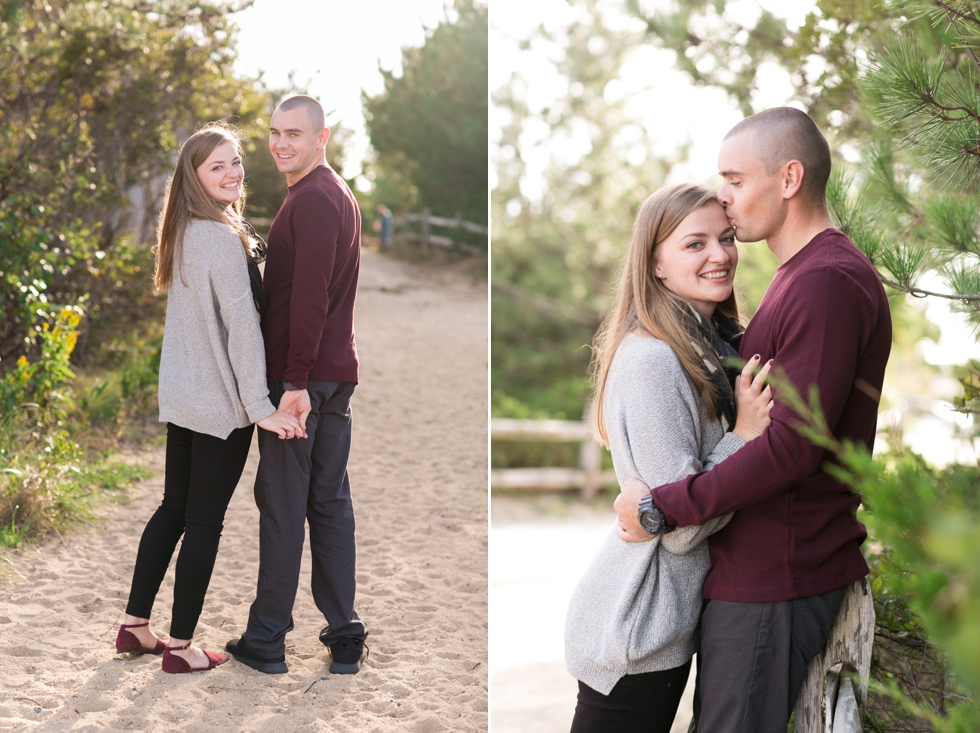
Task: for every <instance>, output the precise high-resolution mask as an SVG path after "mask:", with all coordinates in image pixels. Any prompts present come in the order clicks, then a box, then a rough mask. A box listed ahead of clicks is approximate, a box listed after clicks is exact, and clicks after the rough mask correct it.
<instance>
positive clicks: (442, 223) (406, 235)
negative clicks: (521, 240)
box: [393, 209, 489, 255]
mask: <svg viewBox="0 0 980 733" xmlns="http://www.w3.org/2000/svg"><path fill="white" fill-rule="evenodd" d="M415 223H418V225H419V227H418V231H413V227H412V226H411V225H412V224H415ZM432 227H442V228H445V229H456V230H459V229H462V230H464V231H467V232H472V233H474V234H482V235H484V236H487V235H488V234H489V229H487V227H485V226H483V225H482V224H474V223H473V222H470V221H465V220H464V219H463V215H462V214H457V215H456V218H455V219H446V218H443V217H441V216H432V213H431V212H430V211H429V210H428V209H424V210H423V211H422V213H421V214H413V213H411V212H402V213H399V214H395V221H394V231H393V238H394V239H395V241H400V242H418V243H419V244H420V245H422V246H423V247H429V246H436V247H445V248H447V249H455V250H458V251H460V252H467V253H469V254H474V255H483V254H485V253H486V249H485V248H484V249H480V248H479V247H475V246H473V245H472V244H467V243H466V242H459V241H456V240H454V239H453V238H452V237H447V236H445V235H444V234H433V233H432Z"/></svg>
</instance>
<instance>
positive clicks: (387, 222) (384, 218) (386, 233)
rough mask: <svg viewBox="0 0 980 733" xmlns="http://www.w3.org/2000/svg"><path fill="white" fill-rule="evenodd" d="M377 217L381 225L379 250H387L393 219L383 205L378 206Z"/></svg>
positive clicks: (389, 243) (393, 226)
mask: <svg viewBox="0 0 980 733" xmlns="http://www.w3.org/2000/svg"><path fill="white" fill-rule="evenodd" d="M378 217H379V223H380V224H381V230H380V231H381V249H389V248H390V247H391V236H392V234H393V230H394V228H395V218H394V217H393V216H392V214H391V210H390V209H389V208H388V207H387V206H385V205H384V204H379V205H378Z"/></svg>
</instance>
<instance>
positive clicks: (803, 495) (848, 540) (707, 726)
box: [616, 107, 892, 733]
mask: <svg viewBox="0 0 980 733" xmlns="http://www.w3.org/2000/svg"><path fill="white" fill-rule="evenodd" d="M718 162H719V168H720V171H721V175H722V177H723V178H724V184H723V185H722V187H721V190H720V192H719V194H718V201H719V202H720V203H721V205H722V206H724V207H725V212H726V214H727V216H728V219H729V221H730V222H731V223H732V225H733V226H734V227H735V230H736V234H737V237H738V239H739V241H742V242H757V241H759V240H762V239H764V240H766V243H767V244H768V246H769V249H770V250H772V252H773V254H775V255H776V258H777V259H778V260H779V269H778V270H777V271H776V276H775V278H774V279H773V281H772V284H771V285H770V286H769V289H768V290H767V291H766V295H765V297H764V298H763V300H762V303H761V304H760V305H759V309H758V311H757V312H756V314H755V316H754V318H753V319H752V323H751V324H750V325H749V326H748V328H747V329H746V331H745V335H744V337H743V338H742V341H741V345H740V347H739V352H740V354H741V355H742V358H747V357H749V356H751V355H755V354H759V355H760V356H761V358H762V359H763V360H764V361H769V360H770V359H771V360H773V362H774V364H775V367H776V368H778V369H781V370H782V371H783V372H784V373H785V374H786V377H787V378H788V379H789V380H790V382H791V383H792V384H793V386H794V387H795V389H796V390H797V391H798V392H799V393H800V394H801V395H802V396H803V397H804V398H806V397H807V396H808V395H809V394H810V388H811V387H812V386H816V387H817V388H818V390H819V395H820V408H821V410H822V412H823V415H824V417H825V418H826V420H827V425H828V426H829V428H830V430H831V431H832V432H833V434H834V436H835V437H836V438H837V440H839V441H842V442H843V441H848V440H850V441H853V442H855V443H857V444H859V445H864V446H866V447H867V448H868V449H869V450H870V449H871V448H872V446H873V444H874V437H875V428H876V423H877V413H878V401H879V398H880V390H881V385H882V382H883V380H884V373H885V364H886V362H887V361H888V353H889V350H890V348H891V334H892V328H891V315H890V312H889V308H888V298H887V297H886V295H885V291H884V288H883V287H882V285H881V281H880V279H879V277H878V273H877V272H876V271H875V269H874V267H873V266H872V265H871V263H870V262H869V261H868V259H867V258H866V257H865V256H864V255H863V254H862V253H861V251H860V250H858V248H857V247H855V246H854V244H853V243H852V242H851V241H850V240H849V239H848V238H847V237H846V236H845V235H844V234H842V233H841V232H839V231H838V230H837V229H835V228H834V226H833V223H832V221H831V219H830V215H829V213H828V210H827V203H826V187H827V180H828V178H829V176H830V148H829V146H828V145H827V141H826V139H825V138H824V136H823V135H822V134H821V133H820V130H819V129H818V128H817V126H816V125H815V124H814V123H813V121H812V120H811V119H810V118H809V117H808V116H807V115H806V114H805V113H803V112H800V111H799V110H796V109H791V108H788V107H782V108H777V109H770V110H766V111H765V112H760V113H759V114H757V115H754V116H752V117H749V118H747V119H745V120H743V121H742V122H740V123H739V124H737V125H736V126H735V127H734V128H732V130H731V131H730V132H729V133H728V135H727V136H726V137H725V140H724V142H723V144H722V147H721V152H720V154H719V158H718ZM777 397H778V393H777ZM771 416H772V425H771V426H770V427H769V428H768V429H767V430H766V432H765V433H764V435H763V436H762V437H761V438H760V439H758V440H754V441H752V442H751V443H750V444H749V445H747V446H746V447H745V449H744V450H741V451H739V452H738V453H737V454H735V455H733V456H732V457H731V458H729V459H728V460H726V461H725V462H724V463H722V464H720V465H719V466H718V467H716V468H715V469H714V470H713V471H708V472H706V473H702V472H698V473H694V474H693V475H690V476H687V477H686V478H684V477H682V476H677V477H673V478H670V479H666V480H663V479H660V480H655V481H649V480H647V481H646V482H645V483H646V484H647V485H648V486H654V487H656V488H654V489H652V490H648V489H647V486H645V485H643V483H641V482H640V481H630V482H628V483H627V485H626V486H625V487H624V489H623V492H622V493H621V494H620V496H619V497H618V499H617V501H616V511H617V514H618V516H619V521H620V524H621V525H622V526H623V528H624V530H625V531H626V534H627V535H628V539H630V540H632V541H642V540H647V539H649V538H650V536H651V534H650V533H648V531H646V530H644V528H643V527H642V526H641V524H640V521H639V516H638V512H639V511H642V510H643V507H644V506H646V507H648V508H649V507H651V506H652V510H653V512H654V514H655V515H656V517H657V518H658V522H657V523H656V529H655V531H653V536H655V537H659V536H661V535H662V536H663V537H664V538H666V537H669V536H670V534H667V533H668V532H671V530H673V529H674V528H675V527H678V528H682V527H688V526H692V525H701V524H704V523H705V522H709V521H711V520H712V519H713V518H715V517H722V516H726V515H728V514H730V513H731V512H735V515H734V518H733V519H732V520H731V521H730V522H729V523H728V525H727V526H726V527H725V528H724V529H722V530H720V531H719V532H718V533H717V534H715V535H713V536H712V537H711V539H710V540H709V543H708V544H709V548H710V551H711V572H710V573H709V574H708V577H707V579H706V580H705V584H704V598H705V602H704V609H703V612H702V616H701V649H700V653H699V655H698V660H699V663H700V664H699V666H700V669H699V674H698V693H697V695H696V697H695V718H696V726H695V727H692V730H697V731H699V732H700V733H717V732H719V731H725V732H727V731H745V732H746V733H749V732H751V733H776V731H778V732H779V733H785V731H786V727H787V723H788V721H789V717H790V714H791V713H792V711H793V708H794V706H795V704H796V700H797V697H798V696H799V693H800V690H801V688H802V685H803V681H804V679H805V678H806V673H807V666H808V664H809V662H810V660H811V659H812V658H813V657H814V656H816V655H817V654H818V653H819V652H820V650H821V649H822V648H823V646H824V644H825V643H826V640H827V637H828V635H829V633H830V630H831V628H832V627H833V624H834V621H835V620H836V617H837V612H838V610H839V608H840V605H841V601H842V599H843V597H844V594H845V591H846V589H847V586H848V585H850V584H851V583H852V582H854V581H856V580H859V579H861V578H863V577H864V576H865V575H867V573H868V566H867V564H866V563H865V561H864V557H863V556H862V554H861V543H862V542H864V539H865V538H866V536H867V533H866V531H865V529H864V526H863V525H862V524H861V523H860V522H859V521H858V520H857V517H856V515H855V510H856V509H857V506H858V504H859V503H860V501H861V499H860V497H859V496H857V495H855V494H854V493H853V492H852V491H851V490H850V489H849V488H848V487H847V486H845V485H843V484H841V483H839V482H837V481H836V480H835V479H834V478H833V477H832V476H831V475H830V474H828V473H827V472H826V471H825V470H824V468H823V466H824V465H826V464H827V463H828V462H829V463H833V462H834V460H835V459H834V456H833V454H831V453H828V452H827V451H825V450H824V449H823V448H820V447H817V446H815V445H812V444H811V443H810V442H809V441H808V440H807V439H806V438H805V437H803V436H802V435H800V433H799V432H797V430H796V429H795V428H794V424H796V423H797V422H798V421H799V419H800V418H799V417H798V416H797V415H796V414H795V413H794V412H793V411H792V409H790V408H789V407H788V406H787V405H785V404H781V403H780V402H778V401H777V402H776V404H775V406H774V408H773V410H772V413H771ZM641 478H642V477H641ZM668 482H669V483H668ZM660 484H664V485H660ZM676 531H681V530H679V529H678V530H676Z"/></svg>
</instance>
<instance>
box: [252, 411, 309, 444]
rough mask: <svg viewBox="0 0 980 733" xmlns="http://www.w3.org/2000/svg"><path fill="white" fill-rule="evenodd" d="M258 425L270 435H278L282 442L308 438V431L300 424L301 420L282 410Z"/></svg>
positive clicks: (262, 420)
mask: <svg viewBox="0 0 980 733" xmlns="http://www.w3.org/2000/svg"><path fill="white" fill-rule="evenodd" d="M256 425H258V426H259V427H260V428H262V429H263V430H268V431H269V432H270V433H276V434H277V435H278V436H279V438H280V440H289V439H290V438H305V437H306V431H305V430H303V428H302V426H301V425H300V424H299V420H297V419H296V418H295V417H293V416H292V415H291V414H289V413H288V412H283V411H282V410H276V411H275V412H273V413H272V414H271V415H269V417H266V418H263V419H261V420H259V421H258V422H257V423H256Z"/></svg>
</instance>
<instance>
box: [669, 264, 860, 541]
mask: <svg viewBox="0 0 980 733" xmlns="http://www.w3.org/2000/svg"><path fill="white" fill-rule="evenodd" d="M870 310H871V308H870V306H869V304H868V301H867V298H865V297H862V293H861V289H860V287H859V286H858V285H857V284H856V283H854V282H853V281H851V280H849V279H848V278H847V276H846V275H844V274H842V273H840V272H836V271H834V270H833V269H831V268H821V269H813V270H810V271H807V272H805V273H800V275H799V276H798V277H797V279H796V281H795V282H794V283H793V297H791V298H787V299H785V300H784V301H783V302H782V303H781V304H780V310H779V312H777V313H775V314H774V317H775V319H776V321H775V323H774V324H773V339H772V345H773V349H774V352H773V353H772V354H770V355H767V354H762V357H763V359H767V358H772V359H773V360H774V364H775V365H776V366H777V367H779V368H781V369H782V370H783V371H784V372H785V374H786V375H787V377H788V378H789V380H790V382H792V384H793V385H794V387H795V388H796V390H797V391H798V392H799V393H800V394H801V395H802V396H803V397H804V399H808V396H809V391H810V387H811V385H816V387H817V388H818V389H819V393H820V405H821V407H822V409H823V412H824V416H825V417H826V420H827V424H828V425H829V427H830V429H831V430H834V428H835V426H836V425H837V421H838V420H839V418H840V416H841V413H842V411H843V409H844V406H845V404H846V402H847V399H848V396H849V394H850V393H851V389H852V387H853V385H854V379H855V372H856V369H857V363H858V359H859V356H860V354H861V351H862V349H863V346H864V344H865V343H866V342H867V340H868V339H869V337H870V334H871V331H872V329H873V327H874V323H875V319H874V316H873V314H872V313H871V312H870ZM743 356H751V354H746V355H743ZM770 417H771V418H772V425H770V426H769V427H768V428H767V429H766V431H765V432H764V433H763V434H762V435H761V436H760V437H758V438H756V439H755V440H752V441H750V442H749V443H747V444H746V445H745V447H744V448H742V450H740V451H738V452H737V453H736V454H734V455H733V456H731V457H730V458H728V459H727V460H726V461H724V462H723V463H721V464H719V465H718V466H716V467H715V468H714V470H712V471H708V472H702V473H697V474H694V475H692V476H689V477H687V478H686V479H684V480H682V481H676V482H674V483H670V484H665V485H663V486H658V487H656V488H654V489H652V490H651V492H650V493H651V495H652V496H653V502H654V504H655V505H656V506H657V507H658V508H660V510H661V511H663V513H664V515H665V516H666V518H667V521H668V524H669V525H673V526H682V527H684V526H688V525H692V524H704V522H706V521H707V520H709V519H712V518H714V517H720V516H722V515H724V514H727V513H728V512H733V511H737V510H739V509H742V508H744V507H747V506H752V505H753V504H757V503H758V502H760V501H763V500H765V499H767V498H769V497H771V496H773V495H775V494H777V493H779V492H780V491H784V490H786V489H789V488H790V487H792V486H793V485H795V484H797V483H798V482H799V481H801V480H803V479H804V478H806V477H807V476H810V475H812V474H814V473H815V472H816V471H817V470H818V469H819V467H820V465H821V463H822V462H823V460H824V459H825V456H824V450H823V449H822V448H818V447H817V446H814V445H813V444H811V443H810V441H808V440H807V439H806V438H804V437H803V436H802V435H800V433H799V432H797V430H796V429H795V427H794V426H795V425H796V424H798V423H799V422H800V418H799V416H797V414H796V413H795V412H793V410H791V409H790V408H789V407H787V406H786V405H785V404H783V403H782V402H781V401H780V400H779V394H778V392H777V393H776V394H775V405H774V407H773V409H772V412H771V414H770Z"/></svg>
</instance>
